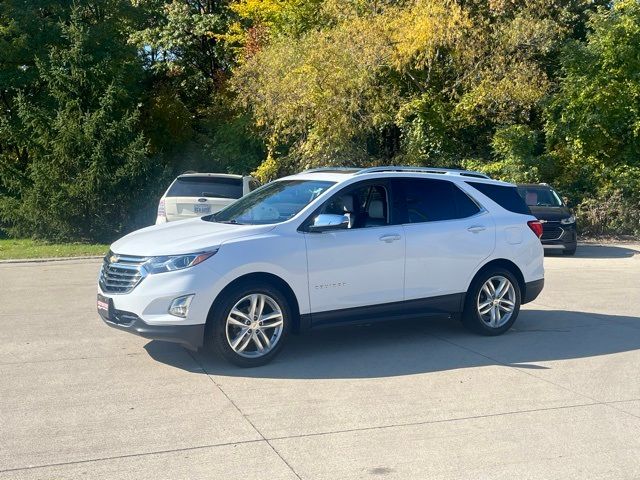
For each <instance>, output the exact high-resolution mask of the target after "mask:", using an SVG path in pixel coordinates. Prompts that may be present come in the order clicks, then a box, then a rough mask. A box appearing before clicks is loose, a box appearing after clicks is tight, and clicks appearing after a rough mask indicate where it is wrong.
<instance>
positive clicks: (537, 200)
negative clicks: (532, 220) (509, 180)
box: [518, 187, 562, 207]
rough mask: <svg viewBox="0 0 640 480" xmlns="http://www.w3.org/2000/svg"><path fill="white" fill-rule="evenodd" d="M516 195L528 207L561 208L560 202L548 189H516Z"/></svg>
mask: <svg viewBox="0 0 640 480" xmlns="http://www.w3.org/2000/svg"><path fill="white" fill-rule="evenodd" d="M518 193H519V194H520V196H521V197H522V199H523V200H524V201H525V203H526V204H527V205H528V206H530V207H561V206H562V200H560V197H558V194H557V193H556V192H554V191H553V189H551V188H549V187H518Z"/></svg>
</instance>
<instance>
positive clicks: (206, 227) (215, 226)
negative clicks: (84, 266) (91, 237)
mask: <svg viewBox="0 0 640 480" xmlns="http://www.w3.org/2000/svg"><path fill="white" fill-rule="evenodd" d="M273 228H274V225H234V224H228V223H215V222H207V221H205V220H202V219H201V218H194V219H190V220H182V221H178V222H169V223H164V224H161V225H153V226H151V227H146V228H143V229H141V230H136V231H135V232H132V233H130V234H128V235H126V236H124V237H122V238H121V239H120V240H117V241H116V242H114V243H113V244H112V245H111V251H112V252H114V253H118V254H120V255H135V256H141V257H151V256H159V255H177V254H182V253H196V252H201V251H204V250H207V249H209V248H215V247H219V246H220V245H221V244H222V243H224V242H226V241H229V240H233V239H236V238H240V237H246V236H250V235H258V234H261V233H265V232H268V231H270V230H272V229H273Z"/></svg>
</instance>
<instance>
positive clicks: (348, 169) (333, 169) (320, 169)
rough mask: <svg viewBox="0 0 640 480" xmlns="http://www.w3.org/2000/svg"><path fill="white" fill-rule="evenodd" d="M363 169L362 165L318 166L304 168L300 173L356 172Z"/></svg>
mask: <svg viewBox="0 0 640 480" xmlns="http://www.w3.org/2000/svg"><path fill="white" fill-rule="evenodd" d="M360 170H362V169H361V168H360V167H316V168H309V169H307V170H303V171H302V172H300V173H316V172H327V173H330V172H336V173H355V172H358V171H360Z"/></svg>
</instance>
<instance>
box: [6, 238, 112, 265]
mask: <svg viewBox="0 0 640 480" xmlns="http://www.w3.org/2000/svg"><path fill="white" fill-rule="evenodd" d="M107 250H109V245H101V244H91V243H46V242H41V241H37V240H31V239H15V238H9V239H4V240H0V260H11V259H22V258H53V257H82V256H85V255H104V254H105V253H106V252H107Z"/></svg>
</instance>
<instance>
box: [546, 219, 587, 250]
mask: <svg viewBox="0 0 640 480" xmlns="http://www.w3.org/2000/svg"><path fill="white" fill-rule="evenodd" d="M540 241H541V242H542V246H543V247H544V248H545V249H547V250H574V249H575V248H576V245H577V243H578V235H577V232H576V224H575V223H572V224H569V225H562V224H561V223H560V222H552V221H549V222H545V223H543V224H542V238H541V239H540Z"/></svg>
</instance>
